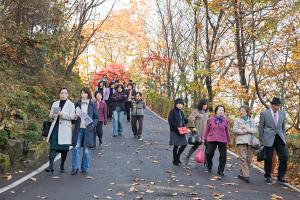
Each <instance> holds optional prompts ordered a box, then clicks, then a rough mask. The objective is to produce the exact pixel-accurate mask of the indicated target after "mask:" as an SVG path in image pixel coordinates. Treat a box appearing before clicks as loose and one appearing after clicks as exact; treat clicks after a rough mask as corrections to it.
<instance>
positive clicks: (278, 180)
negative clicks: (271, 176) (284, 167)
mask: <svg viewBox="0 0 300 200" xmlns="http://www.w3.org/2000/svg"><path fill="white" fill-rule="evenodd" d="M277 182H279V183H287V181H286V180H285V179H284V178H281V177H278V178H277Z"/></svg>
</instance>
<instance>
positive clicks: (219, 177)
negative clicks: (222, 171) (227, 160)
mask: <svg viewBox="0 0 300 200" xmlns="http://www.w3.org/2000/svg"><path fill="white" fill-rule="evenodd" d="M210 180H212V181H215V180H222V177H221V176H213V177H211V178H210Z"/></svg>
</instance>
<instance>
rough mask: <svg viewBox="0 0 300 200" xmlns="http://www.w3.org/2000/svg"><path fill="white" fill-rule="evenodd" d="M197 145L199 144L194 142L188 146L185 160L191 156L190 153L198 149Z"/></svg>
mask: <svg viewBox="0 0 300 200" xmlns="http://www.w3.org/2000/svg"><path fill="white" fill-rule="evenodd" d="M199 146H200V144H194V145H193V146H192V147H191V148H190V150H189V152H188V154H187V155H186V159H187V160H189V159H190V157H191V156H192V154H193V153H194V152H195V151H196V150H197V149H198V147H199Z"/></svg>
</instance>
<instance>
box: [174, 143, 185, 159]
mask: <svg viewBox="0 0 300 200" xmlns="http://www.w3.org/2000/svg"><path fill="white" fill-rule="evenodd" d="M185 148H186V145H183V146H177V145H174V147H173V161H179V160H180V156H181V154H182V153H183V151H184V149H185Z"/></svg>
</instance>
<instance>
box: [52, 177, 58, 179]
mask: <svg viewBox="0 0 300 200" xmlns="http://www.w3.org/2000/svg"><path fill="white" fill-rule="evenodd" d="M52 178H53V179H58V178H60V177H59V176H52Z"/></svg>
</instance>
